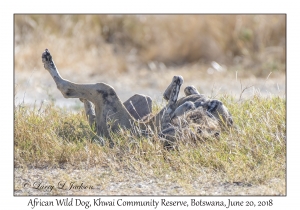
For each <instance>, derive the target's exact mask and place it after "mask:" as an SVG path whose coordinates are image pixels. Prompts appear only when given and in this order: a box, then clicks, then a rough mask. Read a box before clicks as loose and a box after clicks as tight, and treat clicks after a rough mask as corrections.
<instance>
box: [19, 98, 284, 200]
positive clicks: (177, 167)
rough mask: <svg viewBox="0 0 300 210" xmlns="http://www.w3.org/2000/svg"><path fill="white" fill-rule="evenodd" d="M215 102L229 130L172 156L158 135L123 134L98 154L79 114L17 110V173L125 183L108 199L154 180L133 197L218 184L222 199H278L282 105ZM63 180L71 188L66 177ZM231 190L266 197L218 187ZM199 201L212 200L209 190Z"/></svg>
mask: <svg viewBox="0 0 300 210" xmlns="http://www.w3.org/2000/svg"><path fill="white" fill-rule="evenodd" d="M220 99H221V100H222V101H223V102H224V103H225V104H226V105H227V106H228V108H229V110H231V112H232V115H233V116H234V121H235V126H234V127H233V128H231V129H229V130H225V131H223V132H222V133H221V135H220V137H219V138H218V139H215V138H208V139H206V141H204V142H203V141H201V142H196V143H193V142H191V141H189V140H188V139H186V140H183V141H181V142H179V143H178V151H177V150H175V151H167V150H165V149H164V148H163V145H162V143H161V142H160V141H159V138H158V136H157V135H154V136H153V137H150V138H146V137H140V138H138V137H135V136H132V135H130V133H128V132H125V133H122V134H121V135H120V134H114V135H113V139H114V142H115V147H114V148H112V149H111V148H109V147H107V146H104V147H101V146H99V145H98V144H96V143H94V142H93V141H92V139H93V136H94V134H93V132H92V131H91V130H90V128H89V126H88V123H87V121H86V119H85V116H84V114H83V112H80V113H71V112H69V111H67V110H62V109H57V108H55V107H53V106H51V105H50V106H46V107H35V108H33V109H32V108H28V107H26V106H21V105H19V106H18V107H16V108H15V141H14V144H15V152H14V154H15V160H14V163H15V168H16V170H18V171H19V170H21V169H22V170H25V171H29V172H24V173H25V174H27V173H29V174H30V173H33V172H32V169H34V170H39V169H40V168H44V169H45V170H44V171H53V170H56V171H61V172H60V173H65V172H63V171H64V170H61V169H68V170H69V171H74V170H79V171H84V172H83V173H84V174H85V175H84V176H81V180H85V182H86V183H89V184H92V185H97V186H98V187H99V186H101V187H102V188H101V189H102V190H104V189H106V188H105V186H110V185H111V184H112V183H123V182H125V183H127V185H129V186H131V187H127V188H126V190H125V191H122V190H120V191H118V192H115V191H112V192H115V193H113V194H124V193H125V194H137V192H136V191H135V189H136V188H138V187H137V186H136V183H140V182H142V180H156V181H155V183H156V184H155V185H157V187H156V188H154V189H152V191H151V190H150V191H147V190H146V191H143V189H141V193H138V194H178V193H179V192H177V193H176V191H174V190H170V191H166V193H161V190H162V189H165V188H168V187H171V186H174V183H175V185H176V186H179V187H180V189H182V190H183V191H182V192H185V193H186V194H190V195H192V194H199V193H200V192H199V191H198V190H199V189H197V188H198V187H199V186H204V185H205V186H206V187H207V188H209V186H211V187H213V186H215V185H216V183H217V185H218V186H219V187H222V186H223V188H224V189H223V188H222V189H223V191H222V190H221V191H220V192H219V193H220V194H251V193H252V194H256V195H258V194H273V195H279V194H281V195H284V194H285V193H286V192H285V173H286V124H285V118H286V117H285V116H286V115H285V99H282V98H279V97H272V98H262V97H260V96H254V97H252V98H251V99H248V100H245V101H235V100H234V99H232V98H231V97H228V96H222V97H221V98H220ZM94 170H99V171H102V172H101V173H100V174H98V175H95V176H96V177H94V178H93V179H92V180H90V179H89V178H85V177H86V176H87V177H90V176H89V173H92V174H93V172H92V171H94ZM51 173H52V172H51ZM102 173H104V174H105V175H103V176H102V175H101V174H102ZM24 176H25V175H24ZM26 176H28V175H26ZM58 176H60V177H61V175H58ZM33 177H34V176H33ZM47 177H48V178H47V180H46V182H48V183H49V182H50V181H51V182H55V180H56V178H55V176H52V175H47ZM130 177H131V179H130ZM200 177H201V178H200ZM40 178H42V177H40ZM66 179H67V180H66V181H68V180H72V176H69V178H67V177H66ZM76 179H79V178H78V177H77V178H76ZM128 179H129V180H128ZM200 179H201V180H202V181H201V180H200ZM32 180H33V178H32ZM43 180H45V178H43ZM126 180H127V182H126ZM278 180H279V181H278ZM146 182H147V181H145V183H146ZM17 183H18V184H17V188H16V189H15V190H16V192H17V191H18V190H20V189H21V187H20V186H21V181H20V180H18V181H17ZM145 183H143V184H144V185H145ZM157 183H160V184H159V185H158V184H157ZM163 183H164V184H163ZM205 183H206V184H205ZM234 183H238V184H237V186H245V187H246V188H247V186H248V187H249V186H256V187H261V186H266V187H267V188H268V189H269V190H266V191H264V192H260V191H257V190H254V191H251V190H250V191H249V192H248V190H247V189H245V188H242V189H239V190H237V191H236V190H234V189H233V190H232V191H231V192H230V193H229V192H227V191H226V189H227V188H226V187H224V186H227V185H228V184H229V185H234ZM148 184H149V185H151V183H148ZM103 187H104V188H103ZM130 189H131V190H130ZM172 189H173V188H172ZM175 189H176V188H175ZM201 189H202V190H203V188H201ZM105 192H106V193H108V194H111V193H112V192H110V193H109V190H106V191H105V190H104V191H101V190H100V191H98V193H99V194H103V193H105ZM156 192H157V193H156ZM182 192H181V193H179V194H182ZM38 193H40V192H39V191H37V192H35V194H38ZM53 193H54V194H63V193H64V192H52V194H53ZM81 193H83V192H81ZM21 194H22V193H21ZM200 194H201V193H200ZM204 194H215V193H214V192H212V191H209V190H207V191H206V193H204Z"/></svg>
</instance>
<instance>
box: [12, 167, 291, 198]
mask: <svg viewBox="0 0 300 210" xmlns="http://www.w3.org/2000/svg"><path fill="white" fill-rule="evenodd" d="M14 173H15V183H14V195H16V196H24V195H25V196H26V195H39V196H41V195H48V196H49V195H285V194H286V193H285V180H281V179H276V178H274V179H272V180H270V181H269V182H268V183H266V184H262V185H252V184H251V183H241V182H234V183H228V182H222V181H220V179H216V176H218V175H216V174H206V175H199V177H198V179H197V180H194V182H193V183H190V184H180V183H174V182H172V181H171V180H170V179H169V177H168V175H167V174H166V176H165V177H164V178H157V177H151V176H147V177H145V176H139V175H137V174H136V173H134V172H132V171H126V172H124V171H122V172H120V173H115V172H112V171H110V170H109V169H105V168H92V169H87V170H84V169H82V170H72V169H21V168H16V169H15V172H14Z"/></svg>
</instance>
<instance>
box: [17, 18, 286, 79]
mask: <svg viewBox="0 0 300 210" xmlns="http://www.w3.org/2000/svg"><path fill="white" fill-rule="evenodd" d="M285 30H286V16H285V15H15V56H16V58H17V59H15V70H16V71H31V70H32V69H34V68H39V67H40V54H41V51H42V50H44V49H45V48H49V49H50V51H51V52H52V53H53V54H54V55H56V56H55V57H56V63H57V65H58V66H59V67H60V68H63V69H64V68H66V69H68V68H70V67H72V68H74V69H78V70H80V71H82V70H84V71H86V70H89V72H90V74H92V75H93V74H99V73H108V72H109V73H110V74H116V73H122V72H130V71H137V70H139V69H141V68H147V69H159V70H160V71H164V70H165V69H166V68H170V67H178V66H184V65H187V64H197V65H202V66H203V65H204V66H207V65H208V64H210V63H211V62H212V61H216V62H217V63H219V64H221V65H223V66H224V65H226V66H227V68H229V69H233V70H240V71H241V70H242V72H248V74H247V75H249V74H251V75H253V74H254V75H256V76H263V77H265V76H267V75H268V74H269V73H270V72H276V71H279V72H285V44H286V34H285ZM74 69H72V71H73V72H74ZM78 70H77V71H78ZM243 70H245V71H243Z"/></svg>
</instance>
